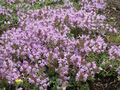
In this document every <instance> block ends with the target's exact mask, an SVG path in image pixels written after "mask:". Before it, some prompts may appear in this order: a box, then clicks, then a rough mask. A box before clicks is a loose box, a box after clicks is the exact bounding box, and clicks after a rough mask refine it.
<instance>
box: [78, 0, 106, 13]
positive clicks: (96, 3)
mask: <svg viewBox="0 0 120 90" xmlns="http://www.w3.org/2000/svg"><path fill="white" fill-rule="evenodd" d="M105 1H106V0H82V1H81V3H80V5H82V6H83V7H82V9H85V10H89V11H91V10H104V9H105V8H106V3H105Z"/></svg>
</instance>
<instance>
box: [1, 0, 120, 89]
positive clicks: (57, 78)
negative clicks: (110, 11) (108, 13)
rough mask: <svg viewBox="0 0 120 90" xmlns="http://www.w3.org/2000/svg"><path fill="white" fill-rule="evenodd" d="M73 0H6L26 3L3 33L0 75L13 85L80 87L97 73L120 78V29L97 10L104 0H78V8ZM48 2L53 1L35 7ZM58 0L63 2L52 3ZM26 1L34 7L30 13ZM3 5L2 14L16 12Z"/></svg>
mask: <svg viewBox="0 0 120 90" xmlns="http://www.w3.org/2000/svg"><path fill="white" fill-rule="evenodd" d="M70 1H71V2H70ZM70 1H69V0H50V1H49V0H19V1H18V0H5V2H4V3H7V4H9V5H16V6H15V8H16V9H17V8H19V7H21V8H19V11H16V14H18V15H17V16H18V17H17V23H19V25H18V26H17V27H14V26H13V27H12V28H9V30H7V31H6V32H3V34H2V35H1V37H0V78H1V80H6V83H7V84H8V85H11V87H12V90H13V89H18V90H22V89H23V90H24V89H25V90H49V89H50V90H58V89H59V88H62V89H63V88H64V89H70V88H72V90H73V89H74V90H76V89H77V88H81V85H83V83H87V81H89V80H92V81H94V80H95V75H96V74H100V75H103V76H109V75H116V76H117V77H118V81H119V80H120V66H119V65H120V45H119V41H120V38H119V36H120V34H119V31H117V30H116V29H115V28H113V27H111V26H110V25H108V24H106V23H105V19H106V17H105V16H104V15H101V14H98V13H96V11H97V10H104V9H105V7H106V6H105V5H106V4H105V1H104V0H79V1H78V3H77V4H78V6H79V8H80V9H79V10H78V9H76V8H75V7H74V5H73V3H72V1H73V0H70ZM0 2H3V1H2V0H0ZM45 2H49V4H47V5H45V6H44V7H43V8H41V7H37V8H35V9H33V6H34V5H35V6H37V5H38V6H39V4H41V5H42V3H44V4H45ZM57 2H59V3H62V4H63V3H64V5H60V4H59V5H56V7H55V8H52V7H51V4H54V3H57ZM74 2H76V1H75V0H74ZM21 5H23V6H24V5H26V6H28V7H29V9H28V8H27V10H26V13H25V12H24V10H25V9H22V6H21ZM0 9H1V10H3V11H1V12H0V15H5V17H11V14H10V13H7V12H6V11H4V10H6V8H4V7H3V6H1V8H0ZM16 9H15V10H16ZM12 12H14V10H13V11H12ZM9 20H10V19H9ZM0 23H3V22H0ZM4 23H6V24H10V23H9V22H7V21H5V20H4ZM17 81H20V82H21V83H19V85H18V84H17V83H16V82H17ZM16 86H17V88H16ZM86 86H87V87H88V85H87V84H86ZM3 87H5V86H3ZM87 89H88V88H85V90H87Z"/></svg>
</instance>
